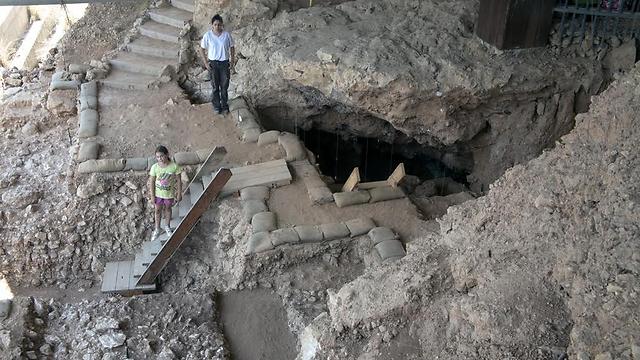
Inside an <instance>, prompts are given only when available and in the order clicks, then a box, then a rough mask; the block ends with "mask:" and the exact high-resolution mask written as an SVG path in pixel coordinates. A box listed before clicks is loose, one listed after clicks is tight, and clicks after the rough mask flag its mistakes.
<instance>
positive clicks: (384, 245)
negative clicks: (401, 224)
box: [376, 240, 406, 261]
mask: <svg viewBox="0 0 640 360" xmlns="http://www.w3.org/2000/svg"><path fill="white" fill-rule="evenodd" d="M376 250H377V251H378V254H380V258H381V259H382V261H386V260H390V259H392V258H400V257H403V256H405V255H406V252H405V251H404V247H403V246H402V243H401V242H400V241H398V240H386V241H383V242H381V243H378V244H377V245H376Z"/></svg>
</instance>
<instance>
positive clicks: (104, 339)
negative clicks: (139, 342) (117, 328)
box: [98, 332, 127, 349]
mask: <svg viewBox="0 0 640 360" xmlns="http://www.w3.org/2000/svg"><path fill="white" fill-rule="evenodd" d="M98 340H99V341H100V344H102V346H103V347H105V348H107V349H113V348H115V347H118V346H121V345H122V344H124V342H125V341H126V340H127V336H126V335H125V334H123V333H120V332H113V333H108V334H104V335H100V337H99V338H98Z"/></svg>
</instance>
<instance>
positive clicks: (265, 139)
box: [258, 130, 280, 146]
mask: <svg viewBox="0 0 640 360" xmlns="http://www.w3.org/2000/svg"><path fill="white" fill-rule="evenodd" d="M278 136H280V131H278V130H271V131H266V132H263V133H261V134H260V136H258V146H265V145H269V144H273V143H276V142H278Z"/></svg>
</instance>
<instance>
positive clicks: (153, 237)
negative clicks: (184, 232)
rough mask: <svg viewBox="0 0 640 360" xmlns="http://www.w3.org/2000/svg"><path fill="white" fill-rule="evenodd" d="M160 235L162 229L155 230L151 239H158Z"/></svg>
mask: <svg viewBox="0 0 640 360" xmlns="http://www.w3.org/2000/svg"><path fill="white" fill-rule="evenodd" d="M159 235H160V229H155V230H153V233H152V234H151V240H155V239H157V238H158V236H159Z"/></svg>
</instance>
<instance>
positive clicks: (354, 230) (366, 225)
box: [344, 218, 376, 237]
mask: <svg viewBox="0 0 640 360" xmlns="http://www.w3.org/2000/svg"><path fill="white" fill-rule="evenodd" d="M344 224H345V225H346V226H347V228H348V229H349V232H350V233H351V237H355V236H360V235H364V234H366V233H368V232H369V230H371V229H373V228H374V227H376V224H375V223H374V222H373V220H372V219H371V218H359V219H353V220H349V221H346V222H345V223H344Z"/></svg>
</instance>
